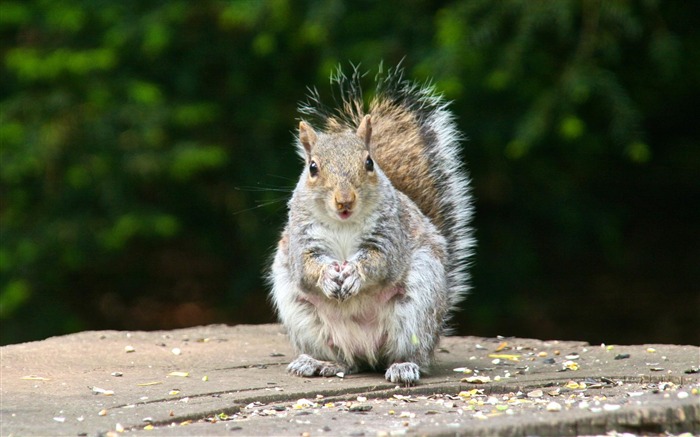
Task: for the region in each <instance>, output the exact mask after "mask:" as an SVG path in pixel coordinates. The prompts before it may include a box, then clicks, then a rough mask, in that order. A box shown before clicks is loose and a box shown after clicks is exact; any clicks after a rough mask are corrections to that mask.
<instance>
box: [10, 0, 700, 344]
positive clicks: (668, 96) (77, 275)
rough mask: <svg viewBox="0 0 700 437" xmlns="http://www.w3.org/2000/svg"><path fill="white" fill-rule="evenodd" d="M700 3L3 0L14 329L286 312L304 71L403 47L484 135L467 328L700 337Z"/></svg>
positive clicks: (322, 74)
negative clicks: (287, 246) (284, 283)
mask: <svg viewBox="0 0 700 437" xmlns="http://www.w3.org/2000/svg"><path fill="white" fill-rule="evenodd" d="M698 16H700V2H690V1H682V2H662V1H620V0H606V1H602V0H601V1H596V0H580V1H574V0H559V1H534V0H519V1H516V0H504V1H491V0H462V1H421V0H408V1H398V2H393V1H369V0H365V1H343V0H329V1H323V2H317V1H314V0H306V1H302V0H260V1H258V0H243V1H212V0H198V1H196V2H190V1H184V0H169V1H143V0H120V1H106V0H84V1H81V0H66V1H44V0H27V1H2V2H0V35H1V39H0V41H1V42H0V49H1V51H2V65H1V66H0V69H1V70H0V72H1V80H0V101H1V105H2V106H1V110H2V111H1V114H0V146H1V149H0V159H1V166H0V183H1V186H0V237H1V243H2V245H1V247H0V274H1V278H0V323H1V324H2V325H1V327H0V328H1V329H0V342H1V343H2V344H7V343H15V342H21V341H27V340H34V339H41V338H45V337H47V336H52V335H58V334H64V333H68V332H74V331H78V330H86V329H128V330H136V329H167V328H176V327H185V326H191V325H198V324H208V323H215V322H223V323H229V324H235V323H263V322H271V321H274V315H273V313H272V310H271V308H270V305H269V304H268V302H267V299H266V296H267V287H266V285H265V283H264V281H263V279H262V272H263V270H264V268H265V266H266V264H267V260H268V258H269V256H270V254H271V253H272V248H273V247H274V246H275V240H276V238H277V236H278V233H279V231H280V229H281V227H282V224H283V222H284V220H285V213H286V212H285V201H286V199H287V198H288V196H289V194H290V191H291V188H292V187H293V185H294V183H295V181H296V179H297V177H298V174H299V172H300V170H301V164H300V162H299V161H298V159H297V158H296V155H295V153H294V150H293V147H292V139H293V131H294V129H295V126H296V124H297V122H298V121H297V118H298V116H299V115H298V114H297V113H296V109H295V107H296V105H297V102H298V101H300V100H303V99H304V98H305V94H306V92H307V88H306V87H307V86H317V87H318V88H319V90H320V92H321V94H322V95H324V96H329V95H330V88H329V85H328V76H329V74H330V73H331V71H332V70H333V69H334V68H335V67H336V66H337V65H339V64H341V65H343V66H344V67H345V68H349V65H350V62H352V63H354V64H361V65H362V68H363V69H366V70H368V71H370V73H369V74H368V78H371V77H372V76H373V75H374V73H375V72H376V70H377V67H378V65H379V64H380V63H381V62H382V61H383V62H384V65H385V66H393V65H396V64H397V63H398V62H400V61H401V60H402V59H404V61H403V65H404V66H405V68H406V74H407V76H408V77H410V78H412V79H415V80H417V81H420V82H423V81H426V80H432V82H433V83H434V84H435V85H436V86H437V88H438V89H439V90H441V91H442V92H444V94H445V96H446V97H447V98H448V99H449V100H452V101H453V102H454V103H453V105H452V109H453V110H454V113H455V114H456V116H457V119H458V123H459V125H460V128H461V129H462V130H463V132H464V133H465V135H466V136H467V137H468V138H469V140H468V141H466V142H465V143H464V157H465V159H466V162H467V165H468V168H469V169H470V172H471V176H472V178H473V187H474V195H475V198H476V205H475V206H476V211H477V215H476V221H475V223H474V225H475V228H476V236H477V238H478V250H477V253H476V257H475V259H474V262H475V263H474V266H473V268H472V273H473V285H474V290H473V293H472V295H471V296H470V298H469V299H468V300H467V301H466V302H465V303H464V304H463V308H462V310H461V311H460V312H459V314H458V315H457V317H456V319H455V321H456V323H457V333H459V334H465V335H466V334H471V335H484V336H493V335H496V334H501V335H514V336H521V337H537V338H542V339H552V338H557V339H579V340H588V341H590V342H594V343H598V342H605V343H642V342H674V343H691V344H698V343H699V342H700V337H699V335H700V334H699V329H698V326H700V309H699V308H700V292H699V290H700V287H699V286H698V284H699V283H700V274H699V272H700V268H699V267H698V264H700V182H699V179H700V127H699V126H700V123H699V118H698V102H699V101H700V26H698V25H697V24H698V23H697V17H698Z"/></svg>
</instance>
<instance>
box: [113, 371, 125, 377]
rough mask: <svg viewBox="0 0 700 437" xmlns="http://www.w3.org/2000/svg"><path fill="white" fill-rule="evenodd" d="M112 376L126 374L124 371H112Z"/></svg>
mask: <svg viewBox="0 0 700 437" xmlns="http://www.w3.org/2000/svg"><path fill="white" fill-rule="evenodd" d="M112 376H116V377H120V376H124V374H123V373H122V372H112Z"/></svg>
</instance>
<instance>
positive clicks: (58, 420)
mask: <svg viewBox="0 0 700 437" xmlns="http://www.w3.org/2000/svg"><path fill="white" fill-rule="evenodd" d="M53 420H55V421H56V422H58V423H63V422H65V421H66V418H65V417H54V418H53Z"/></svg>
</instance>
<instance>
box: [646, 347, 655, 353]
mask: <svg viewBox="0 0 700 437" xmlns="http://www.w3.org/2000/svg"><path fill="white" fill-rule="evenodd" d="M647 353H650V354H655V353H656V349H654V348H653V347H648V348H647Z"/></svg>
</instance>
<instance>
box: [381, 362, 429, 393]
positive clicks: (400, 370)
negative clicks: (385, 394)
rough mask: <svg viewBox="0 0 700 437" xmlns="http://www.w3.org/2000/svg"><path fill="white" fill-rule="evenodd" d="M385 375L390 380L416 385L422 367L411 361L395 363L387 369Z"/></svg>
mask: <svg viewBox="0 0 700 437" xmlns="http://www.w3.org/2000/svg"><path fill="white" fill-rule="evenodd" d="M384 377H385V378H386V380H387V381H389V382H392V383H395V384H403V385H405V386H406V387H409V386H412V385H415V384H416V383H417V382H418V380H419V379H420V367H418V364H416V363H411V362H406V363H394V364H392V365H391V366H389V368H388V369H386V373H385V374H384Z"/></svg>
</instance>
